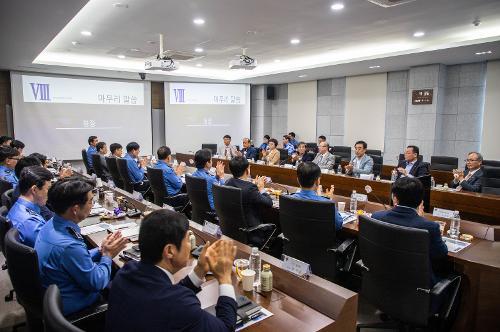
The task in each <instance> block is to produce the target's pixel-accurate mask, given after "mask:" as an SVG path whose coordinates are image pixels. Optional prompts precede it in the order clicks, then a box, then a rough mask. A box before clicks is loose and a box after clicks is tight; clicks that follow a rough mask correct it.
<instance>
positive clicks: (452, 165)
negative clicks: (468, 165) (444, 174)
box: [431, 156, 458, 171]
mask: <svg viewBox="0 0 500 332" xmlns="http://www.w3.org/2000/svg"><path fill="white" fill-rule="evenodd" d="M457 168H458V158H457V157H446V156H431V170H437V171H452V170H454V169H457Z"/></svg>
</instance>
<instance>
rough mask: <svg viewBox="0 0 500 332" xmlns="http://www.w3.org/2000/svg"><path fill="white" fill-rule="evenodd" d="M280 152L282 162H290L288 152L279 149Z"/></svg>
mask: <svg viewBox="0 0 500 332" xmlns="http://www.w3.org/2000/svg"><path fill="white" fill-rule="evenodd" d="M278 151H279V152H280V161H287V160H288V151H287V150H286V149H278Z"/></svg>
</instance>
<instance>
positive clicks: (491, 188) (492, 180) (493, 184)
mask: <svg viewBox="0 0 500 332" xmlns="http://www.w3.org/2000/svg"><path fill="white" fill-rule="evenodd" d="M481 192H482V193H484V194H493V195H500V167H493V166H483V177H482V178H481Z"/></svg>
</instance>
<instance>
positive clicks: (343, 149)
mask: <svg viewBox="0 0 500 332" xmlns="http://www.w3.org/2000/svg"><path fill="white" fill-rule="evenodd" d="M330 153H331V154H335V155H337V156H340V157H341V159H342V160H345V161H350V160H351V147H350V146H333V147H332V148H331V152H330Z"/></svg>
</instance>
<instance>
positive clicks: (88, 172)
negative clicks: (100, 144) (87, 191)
mask: <svg viewBox="0 0 500 332" xmlns="http://www.w3.org/2000/svg"><path fill="white" fill-rule="evenodd" d="M82 160H83V164H84V165H85V170H86V171H87V174H88V175H91V174H92V172H93V169H92V167H90V165H89V160H88V159H87V151H86V150H85V149H82Z"/></svg>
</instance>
